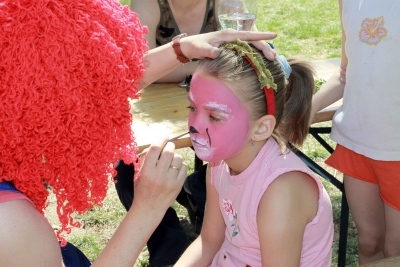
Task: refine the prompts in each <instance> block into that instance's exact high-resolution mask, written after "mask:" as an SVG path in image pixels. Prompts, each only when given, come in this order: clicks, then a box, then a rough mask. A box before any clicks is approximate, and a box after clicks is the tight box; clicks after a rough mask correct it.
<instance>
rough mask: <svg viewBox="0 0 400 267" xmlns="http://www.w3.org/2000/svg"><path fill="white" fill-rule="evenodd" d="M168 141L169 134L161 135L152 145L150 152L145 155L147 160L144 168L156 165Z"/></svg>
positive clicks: (144, 162)
mask: <svg viewBox="0 0 400 267" xmlns="http://www.w3.org/2000/svg"><path fill="white" fill-rule="evenodd" d="M167 142H168V136H161V137H160V138H158V139H157V140H156V141H155V142H153V143H152V144H151V145H150V147H149V148H148V152H147V153H146V155H145V160H144V161H143V165H142V167H143V168H155V167H156V165H157V162H158V159H159V157H160V154H161V151H162V149H163V147H164V146H165V144H166V143H167Z"/></svg>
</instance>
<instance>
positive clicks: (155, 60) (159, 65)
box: [138, 44, 182, 89]
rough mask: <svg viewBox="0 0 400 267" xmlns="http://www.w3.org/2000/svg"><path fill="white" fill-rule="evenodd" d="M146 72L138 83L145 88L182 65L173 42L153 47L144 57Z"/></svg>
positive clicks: (140, 87)
mask: <svg viewBox="0 0 400 267" xmlns="http://www.w3.org/2000/svg"><path fill="white" fill-rule="evenodd" d="M144 61H145V66H146V72H145V74H144V76H143V78H142V79H141V80H140V84H139V85H138V87H139V89H143V88H145V87H146V86H148V85H150V84H151V83H153V82H154V81H156V80H158V79H160V78H161V77H163V76H165V75H166V74H167V73H169V72H171V71H172V70H174V69H176V68H177V67H178V66H180V65H182V63H181V62H179V60H178V59H177V58H176V54H175V52H174V50H173V48H172V45H171V44H166V45H163V46H159V47H157V48H154V49H151V50H150V51H149V52H148V53H147V54H146V55H145V57H144Z"/></svg>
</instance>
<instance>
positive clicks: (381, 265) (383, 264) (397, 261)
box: [359, 255, 400, 267]
mask: <svg viewBox="0 0 400 267" xmlns="http://www.w3.org/2000/svg"><path fill="white" fill-rule="evenodd" d="M399 266H400V255H398V256H395V257H391V258H386V259H383V260H379V261H375V262H371V263H368V264H363V265H360V266H359V267H399Z"/></svg>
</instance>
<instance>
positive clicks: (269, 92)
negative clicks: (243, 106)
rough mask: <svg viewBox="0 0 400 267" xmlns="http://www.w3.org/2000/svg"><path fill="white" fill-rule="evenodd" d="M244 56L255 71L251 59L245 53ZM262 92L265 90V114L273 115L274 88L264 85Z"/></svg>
mask: <svg viewBox="0 0 400 267" xmlns="http://www.w3.org/2000/svg"><path fill="white" fill-rule="evenodd" d="M244 58H245V59H246V60H247V61H248V62H249V63H250V65H251V66H252V67H253V69H254V70H255V71H256V72H257V68H256V66H254V64H253V61H251V59H250V58H249V57H248V56H247V55H245V56H244ZM263 89H264V92H265V100H266V103H267V115H273V116H275V95H274V89H273V88H272V87H267V86H264V88H263Z"/></svg>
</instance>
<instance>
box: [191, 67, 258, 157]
mask: <svg viewBox="0 0 400 267" xmlns="http://www.w3.org/2000/svg"><path fill="white" fill-rule="evenodd" d="M188 98H189V101H190V112H189V120H188V126H189V131H190V138H191V139H192V143H193V147H194V149H195V151H196V155H197V156H198V157H199V158H200V159H202V160H205V161H219V160H222V159H227V158H230V157H232V156H234V155H235V154H237V153H238V152H239V151H240V150H242V148H243V147H244V145H245V144H246V142H247V140H248V137H249V131H250V123H249V113H248V111H247V108H246V107H245V106H244V105H242V103H240V101H239V99H238V98H237V97H236V96H235V95H234V94H233V92H232V91H231V90H230V89H229V88H228V87H227V86H226V85H225V84H223V83H222V82H220V81H219V80H218V79H216V78H213V77H210V76H207V75H204V74H202V73H196V74H194V75H193V78H192V81H191V82H190V93H189V96H188Z"/></svg>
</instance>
